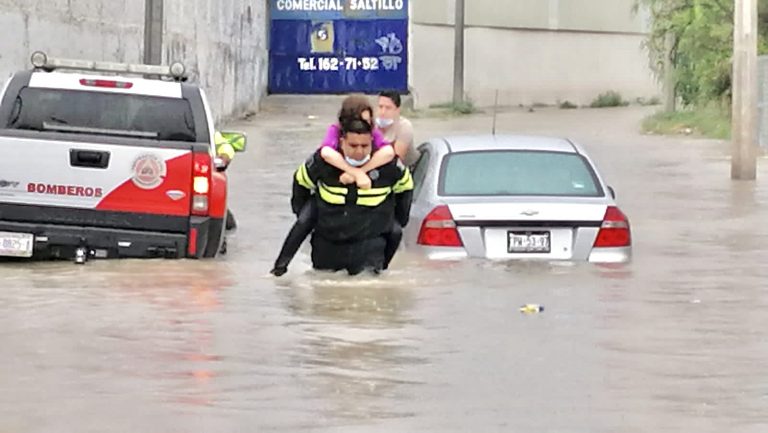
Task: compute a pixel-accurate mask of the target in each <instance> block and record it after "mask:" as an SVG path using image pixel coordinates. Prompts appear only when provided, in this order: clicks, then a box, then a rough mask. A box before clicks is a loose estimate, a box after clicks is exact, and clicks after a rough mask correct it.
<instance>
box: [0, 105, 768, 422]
mask: <svg viewBox="0 0 768 433" xmlns="http://www.w3.org/2000/svg"><path fill="white" fill-rule="evenodd" d="M333 110H334V107H329V108H328V115H327V116H323V117H321V120H311V121H310V120H306V117H305V115H306V114H320V115H322V114H323V113H309V112H303V111H302V110H300V109H299V110H294V111H293V113H291V114H275V113H273V114H268V113H267V114H264V115H262V116H260V117H258V118H256V119H254V120H253V121H252V122H251V123H249V124H248V128H249V133H250V149H249V152H248V153H247V154H245V155H242V156H241V157H240V159H238V160H237V161H236V162H235V166H234V167H233V170H232V172H231V176H232V179H233V187H232V194H233V196H234V204H233V208H234V209H235V211H236V214H237V216H238V219H239V223H240V229H239V231H238V233H237V234H236V236H235V238H234V239H232V240H231V241H230V252H229V255H228V256H227V257H226V258H223V259H221V260H217V261H209V262H200V261H196V262H193V261H176V262H174V261H150V262H147V261H124V262H91V263H89V264H87V265H86V266H82V267H79V266H75V265H73V264H70V263H43V264H18V263H15V264H10V263H7V264H0V283H1V286H2V289H0V345H1V347H2V356H1V357H0V432H12V433H16V432H25V433H30V432H78V433H84V432H106V431H109V432H136V431H148V432H149V431H151V432H192V431H194V432H255V431H260V432H261V431H277V432H295V431H328V432H436V433H437V432H439V433H445V432H605V433H609V432H610V433H615V432H654V433H657V432H696V433H701V432H718V433H721V432H765V431H768V363H766V361H765V359H766V357H767V356H768V338H767V337H768V330H767V328H768V327H766V325H765V324H766V320H765V314H766V313H765V311H766V310H765V309H764V308H766V307H767V306H768V292H767V291H766V290H765V287H766V283H765V282H766V281H767V278H768V266H767V265H766V263H768V230H767V229H765V228H764V227H765V221H766V220H768V188H766V187H765V186H764V179H765V178H766V175H768V172H766V171H765V170H761V173H760V175H761V176H762V179H761V180H760V181H758V182H757V184H748V183H743V184H738V183H731V182H730V181H729V180H728V174H729V162H728V160H727V159H726V157H725V156H726V152H727V147H724V145H723V144H721V143H716V142H707V141H695V140H687V139H682V140H673V139H665V138H659V137H643V136H639V135H637V134H636V133H635V132H634V131H635V129H636V123H637V121H638V120H639V119H640V118H641V117H642V114H643V113H644V111H643V110H637V109H625V110H606V111H581V110H579V111H568V112H562V111H557V110H555V111H545V112H540V113H533V114H531V113H525V112H514V113H507V114H504V115H502V116H501V117H500V121H499V125H500V128H499V129H500V130H503V131H510V132H512V131H524V132H533V133H547V134H556V135H562V134H567V135H570V136H572V137H574V138H576V139H578V140H580V141H581V142H582V143H583V144H584V145H585V146H586V147H587V149H588V150H589V151H590V152H591V153H592V155H593V157H594V158H595V159H596V160H597V162H598V165H599V166H600V167H601V168H602V171H603V173H604V174H605V175H606V177H607V178H608V180H609V181H610V183H611V184H612V185H613V186H615V187H616V189H617V191H618V194H619V200H620V202H621V205H622V207H623V209H624V210H625V211H626V212H627V213H628V214H629V216H630V218H631V219H632V224H633V229H634V236H635V257H636V258H635V261H634V263H633V264H632V265H631V266H627V267H620V268H601V267H595V266H590V265H567V264H558V265H551V264H522V265H521V264H489V263H483V262H466V263H458V264H445V263H428V262H424V261H421V260H419V259H416V258H414V257H409V256H407V255H405V254H403V255H400V256H399V257H398V258H397V259H396V261H397V262H396V264H395V265H394V269H393V270H392V272H390V273H389V274H388V275H386V276H384V277H382V278H372V277H357V278H348V277H344V276H336V275H324V274H317V273H314V272H311V271H309V267H310V265H309V260H308V257H307V255H306V253H302V254H301V255H300V256H299V257H298V258H297V260H296V262H295V264H294V265H293V266H292V268H291V271H290V273H289V274H288V275H287V276H286V277H284V278H281V279H277V280H276V279H273V278H271V277H268V276H267V271H268V270H269V267H270V265H271V262H272V260H273V259H274V256H275V254H276V253H277V250H278V248H279V243H280V242H281V241H282V237H283V236H284V234H285V232H286V231H287V229H288V227H289V226H290V224H291V223H292V216H291V215H290V210H289V205H288V197H287V194H288V193H289V191H290V176H291V173H292V171H293V170H294V169H295V167H296V166H297V165H298V163H299V162H300V161H301V160H302V159H303V158H304V157H305V156H306V155H307V153H308V152H309V150H310V149H311V148H312V147H313V146H314V144H315V143H316V142H317V141H318V140H319V137H320V134H321V129H322V127H323V126H324V124H325V121H326V119H330V118H331V116H332V114H333ZM416 126H417V128H418V133H419V136H420V138H426V137H429V136H432V135H437V134H441V133H443V132H445V131H451V132H459V131H465V132H473V131H486V130H489V129H490V120H489V119H488V118H487V117H483V116H480V117H475V118H471V119H460V120H437V119H418V120H417V122H416ZM524 303H541V304H544V305H545V306H546V310H545V312H544V313H542V314H539V315H533V316H523V315H521V314H520V313H518V311H517V309H518V307H519V306H520V305H521V304H524Z"/></svg>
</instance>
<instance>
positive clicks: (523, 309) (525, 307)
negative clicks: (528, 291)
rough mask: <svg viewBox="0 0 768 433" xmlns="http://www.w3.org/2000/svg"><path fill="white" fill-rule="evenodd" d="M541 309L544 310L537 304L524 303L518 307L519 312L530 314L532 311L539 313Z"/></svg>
mask: <svg viewBox="0 0 768 433" xmlns="http://www.w3.org/2000/svg"><path fill="white" fill-rule="evenodd" d="M542 311H544V306H543V305H538V304H526V305H523V306H522V307H520V312H521V313H527V314H532V313H541V312H542Z"/></svg>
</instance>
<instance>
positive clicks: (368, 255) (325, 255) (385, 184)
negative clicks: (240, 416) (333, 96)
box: [272, 119, 413, 276]
mask: <svg viewBox="0 0 768 433" xmlns="http://www.w3.org/2000/svg"><path fill="white" fill-rule="evenodd" d="M339 150H340V151H341V153H342V154H343V156H344V158H345V160H346V161H347V162H349V163H350V165H353V166H362V165H363V164H365V162H367V161H369V160H370V158H371V154H372V153H373V152H374V149H373V139H372V127H371V125H370V123H368V122H366V121H364V120H361V119H354V120H350V121H348V122H346V123H345V124H343V125H342V133H341V139H340V142H339ZM342 173H343V172H342V170H340V169H338V168H336V167H334V166H332V165H330V164H329V163H327V162H326V161H324V160H323V158H322V156H321V151H320V150H318V151H317V152H315V153H314V154H313V155H312V156H311V157H310V158H309V159H308V160H307V161H306V162H305V163H304V164H302V165H301V166H300V167H299V169H298V170H297V171H296V173H295V175H294V181H293V196H292V198H291V207H292V209H293V212H294V214H296V215H297V216H298V217H299V223H300V224H297V225H295V226H294V228H293V229H292V232H293V231H294V230H298V231H303V230H306V231H307V232H311V234H312V239H311V245H312V265H313V267H314V268H315V269H318V270H328V271H340V270H346V271H347V272H348V273H349V274H350V275H356V274H359V273H361V272H363V271H366V270H370V271H373V272H376V273H378V272H380V271H382V270H384V269H386V268H387V267H388V265H389V261H390V260H391V259H392V257H393V256H394V253H395V251H396V250H397V246H398V245H399V242H400V238H401V237H402V227H404V226H405V225H406V224H407V223H408V214H409V212H410V207H411V198H412V195H413V179H412V178H411V173H410V171H409V170H408V169H407V168H406V167H405V165H404V164H403V163H402V162H401V161H400V160H399V159H398V158H393V159H392V160H391V161H390V162H389V163H387V164H385V165H383V166H381V167H379V168H377V169H374V170H371V171H370V172H368V175H369V176H370V178H371V181H372V184H371V187H370V188H369V189H361V188H359V187H358V186H357V185H356V184H355V183H348V184H344V183H343V182H342V180H341V179H340V177H341V174H342ZM310 200H314V201H315V202H316V206H305V205H306V204H307V203H308V202H309V201H310ZM312 209H315V211H313V210H312ZM297 226H298V228H297ZM306 234H307V233H302V234H301V235H299V236H295V233H291V234H289V236H288V238H287V239H286V243H285V244H284V245H283V251H285V250H293V251H295V250H296V249H298V246H299V245H300V244H301V242H302V241H303V239H304V237H305V235H306ZM296 242H298V244H296V245H289V244H295V243H296ZM282 255H283V252H282V251H281V256H282ZM279 262H280V258H278V262H277V263H276V264H275V268H274V269H272V274H274V275H277V276H280V275H283V274H284V273H285V272H286V271H287V268H286V267H285V266H281V263H279Z"/></svg>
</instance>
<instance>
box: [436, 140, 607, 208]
mask: <svg viewBox="0 0 768 433" xmlns="http://www.w3.org/2000/svg"><path fill="white" fill-rule="evenodd" d="M440 195H443V196H501V195H520V196H534V195H535V196H573V197H600V196H602V195H603V191H602V188H601V187H600V185H599V182H598V181H597V178H596V176H595V173H594V171H593V170H592V168H591V166H590V165H589V163H588V162H587V160H586V159H584V157H582V156H581V155H579V154H575V153H562V152H540V151H509V150H505V151H482V152H461V153H454V154H450V155H448V156H447V157H446V159H445V160H444V161H443V166H442V169H441V174H440Z"/></svg>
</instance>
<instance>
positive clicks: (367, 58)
mask: <svg viewBox="0 0 768 433" xmlns="http://www.w3.org/2000/svg"><path fill="white" fill-rule="evenodd" d="M271 12H272V21H271V23H272V26H271V31H270V36H271V38H270V64H269V91H270V93H300V94H310V93H350V92H364V93H375V92H378V91H381V90H397V91H401V92H403V93H405V92H407V90H408V49H407V48H408V1H407V0H271Z"/></svg>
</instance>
